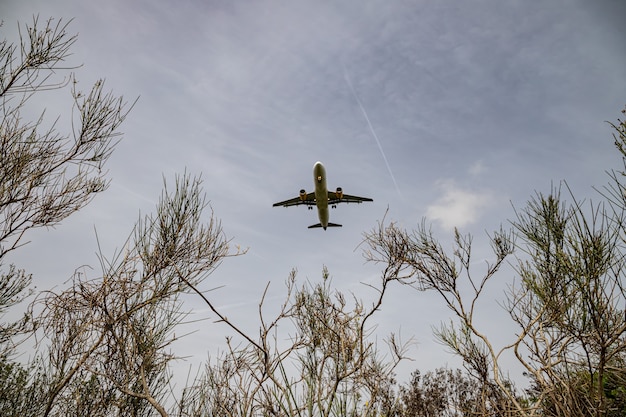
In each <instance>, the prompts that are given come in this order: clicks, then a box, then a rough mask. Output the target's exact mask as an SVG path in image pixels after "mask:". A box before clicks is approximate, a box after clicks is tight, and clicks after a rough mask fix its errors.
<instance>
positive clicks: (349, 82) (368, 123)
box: [342, 65, 402, 197]
mask: <svg viewBox="0 0 626 417" xmlns="http://www.w3.org/2000/svg"><path fill="white" fill-rule="evenodd" d="M342 66H343V75H344V77H345V79H346V82H347V83H348V86H349V87H350V91H351V92H352V96H353V97H354V100H356V102H357V104H358V105H359V108H360V109H361V113H363V117H365V121H367V126H368V127H369V129H370V132H372V136H373V137H374V140H375V141H376V144H377V145H378V149H379V150H380V154H381V155H382V156H383V160H384V161H385V165H386V166H387V171H389V175H390V176H391V180H392V181H393V185H395V187H396V191H397V192H398V195H399V196H400V197H402V193H401V192H400V188H398V183H397V182H396V177H394V176H393V172H392V171H391V167H390V166H389V161H387V156H385V151H383V147H382V145H381V144H380V140H379V139H378V135H377V134H376V131H375V130H374V127H373V126H372V122H371V121H370V118H369V116H368V115H367V112H366V111H365V107H363V103H361V100H360V99H359V96H357V95H356V91H355V90H354V86H353V85H352V81H351V80H350V75H349V74H348V70H347V69H346V66H345V65H342Z"/></svg>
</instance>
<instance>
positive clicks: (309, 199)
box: [273, 161, 374, 230]
mask: <svg viewBox="0 0 626 417" xmlns="http://www.w3.org/2000/svg"><path fill="white" fill-rule="evenodd" d="M313 182H314V184H315V191H314V192H312V193H307V192H306V191H305V190H304V189H302V190H300V194H299V195H298V197H295V198H291V199H289V200H285V201H281V202H279V203H275V204H274V205H273V207H278V206H283V207H289V206H299V205H300V204H304V205H306V206H307V207H308V209H309V210H313V206H317V217H318V218H319V220H320V222H319V223H316V224H312V225H311V226H309V229H313V228H317V227H321V228H323V229H324V230H326V228H327V227H341V225H340V224H337V223H330V222H329V221H328V219H329V217H330V215H329V212H328V206H329V205H330V207H331V208H337V204H339V203H362V202H363V201H374V200H372V199H371V198H366V197H356V196H353V195H347V194H344V193H343V190H342V189H341V187H337V190H336V191H328V188H327V187H326V169H325V168H324V165H323V164H322V163H321V162H319V161H317V162H316V163H315V165H313Z"/></svg>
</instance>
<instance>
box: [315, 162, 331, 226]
mask: <svg viewBox="0 0 626 417" xmlns="http://www.w3.org/2000/svg"><path fill="white" fill-rule="evenodd" d="M313 181H314V183H315V205H316V206H317V217H318V218H319V219H320V224H321V225H322V227H323V228H324V230H326V228H327V227H328V219H329V218H330V213H329V212H328V187H327V185H326V169H325V168H324V165H323V164H322V163H321V162H316V163H315V165H313Z"/></svg>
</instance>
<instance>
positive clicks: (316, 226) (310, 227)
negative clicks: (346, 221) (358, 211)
mask: <svg viewBox="0 0 626 417" xmlns="http://www.w3.org/2000/svg"><path fill="white" fill-rule="evenodd" d="M318 227H324V226H322V223H317V224H312V225H310V226H309V229H315V228H318ZM327 227H341V225H340V224H337V223H328V226H327ZM324 230H326V227H324Z"/></svg>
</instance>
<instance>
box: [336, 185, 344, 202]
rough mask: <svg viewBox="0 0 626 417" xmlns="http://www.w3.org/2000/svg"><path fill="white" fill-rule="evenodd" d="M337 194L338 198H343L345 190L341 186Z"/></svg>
mask: <svg viewBox="0 0 626 417" xmlns="http://www.w3.org/2000/svg"><path fill="white" fill-rule="evenodd" d="M335 195H336V196H337V200H341V199H342V198H343V190H342V189H341V187H337V191H335Z"/></svg>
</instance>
